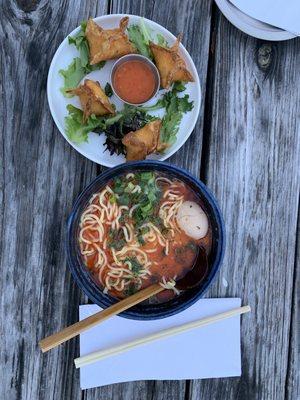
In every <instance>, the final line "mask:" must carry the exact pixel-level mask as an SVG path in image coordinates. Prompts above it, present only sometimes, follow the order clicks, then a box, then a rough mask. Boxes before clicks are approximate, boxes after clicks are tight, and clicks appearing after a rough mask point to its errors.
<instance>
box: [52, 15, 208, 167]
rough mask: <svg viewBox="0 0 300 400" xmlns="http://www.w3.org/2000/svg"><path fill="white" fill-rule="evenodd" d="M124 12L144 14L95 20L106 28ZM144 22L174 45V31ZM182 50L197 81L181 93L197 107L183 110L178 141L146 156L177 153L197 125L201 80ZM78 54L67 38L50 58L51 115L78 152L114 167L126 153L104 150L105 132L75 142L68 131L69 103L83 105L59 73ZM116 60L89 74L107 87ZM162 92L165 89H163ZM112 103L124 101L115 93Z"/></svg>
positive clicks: (132, 21) (131, 19) (160, 157)
mask: <svg viewBox="0 0 300 400" xmlns="http://www.w3.org/2000/svg"><path fill="white" fill-rule="evenodd" d="M125 15H128V16H129V25H132V24H139V23H140V19H141V17H138V16H136V15H129V14H111V15H105V16H101V17H98V18H95V19H94V21H95V22H96V23H98V24H99V25H101V26H102V27H103V28H105V29H108V28H115V27H118V26H119V22H120V19H121V18H122V17H124V16H125ZM144 20H145V24H146V25H147V27H149V29H151V31H152V33H153V38H156V35H157V34H158V33H159V34H161V35H163V36H164V37H165V39H166V40H167V41H168V43H169V44H170V45H171V44H173V43H174V41H175V39H176V38H175V36H174V35H172V33H170V32H169V31H168V30H167V29H165V28H163V27H162V26H161V25H159V24H157V23H155V22H153V21H150V20H148V19H146V18H145V19H144ZM79 29H80V28H79V27H78V28H76V29H74V31H73V32H71V33H70V35H68V36H74V35H76V34H77V33H78V31H79ZM180 52H181V55H182V57H183V58H184V60H185V62H186V65H187V68H188V69H189V70H190V71H191V73H192V75H193V77H194V79H195V82H190V83H188V84H187V85H186V90H185V91H184V92H183V93H182V95H185V94H188V95H189V96H190V100H193V101H194V108H193V109H192V111H190V112H188V113H186V114H184V116H183V118H182V121H181V124H180V128H179V131H178V133H177V140H176V142H175V143H174V144H173V145H172V146H171V147H170V148H169V149H168V150H167V151H166V152H165V153H164V154H162V155H157V154H151V155H150V156H149V157H147V159H154V160H165V159H166V158H168V157H170V156H171V155H172V154H174V153H175V152H176V151H177V150H178V149H179V148H180V147H181V146H182V145H183V144H184V142H185V141H186V140H187V139H188V137H189V136H190V134H191V133H192V131H193V129H194V126H195V124H196V121H197V118H198V114H199V110H200V104H201V89H200V83H199V77H198V73H197V70H196V67H195V65H194V62H193V60H192V58H191V57H190V55H189V53H188V52H187V50H186V49H185V48H184V46H182V45H180ZM77 56H78V51H77V49H76V47H75V46H74V45H69V44H68V38H65V40H64V41H63V42H62V43H61V45H60V46H59V48H58V49H57V51H56V53H55V55H54V57H53V60H52V62H51V66H50V69H49V74H48V82H47V95H48V102H49V107H50V111H51V114H52V117H53V119H54V122H55V124H56V126H57V128H58V129H59V131H60V132H61V134H62V135H63V136H64V137H65V139H66V140H67V141H68V142H69V143H70V144H71V146H73V147H74V149H76V150H77V151H78V152H79V153H81V154H82V155H84V156H85V157H87V158H88V159H89V160H91V161H94V162H96V163H98V164H101V165H105V166H107V167H114V166H115V165H118V164H121V163H123V162H125V161H126V160H125V157H124V156H123V155H119V156H118V155H116V154H113V155H110V153H109V151H105V146H104V142H105V139H106V136H105V135H104V134H101V135H98V134H96V133H93V132H91V133H90V134H89V138H88V142H85V143H80V144H75V143H72V142H71V141H70V140H69V139H68V137H67V135H66V133H65V121H64V119H65V117H66V116H67V115H68V112H67V109H66V107H67V105H68V104H73V105H74V106H75V107H78V108H80V103H79V100H78V98H77V97H72V98H66V97H64V96H63V94H62V93H61V92H60V88H61V87H62V86H63V78H62V76H61V75H60V74H59V70H60V69H66V68H67V67H68V65H69V64H70V63H71V62H72V60H73V58H74V57H77ZM114 62H115V61H114V60H112V61H107V62H106V64H105V66H104V67H103V68H102V69H101V70H99V71H93V72H91V73H90V74H88V75H87V76H86V77H88V78H91V79H94V80H97V81H99V82H100V84H101V86H102V87H104V86H105V84H106V83H107V82H109V77H110V71H111V68H112V66H113V64H114ZM160 93H163V92H162V91H160ZM161 96H162V95H161V94H159V95H158V96H157V97H156V98H155V99H152V100H151V101H150V102H149V105H151V104H152V103H153V104H154V103H155V102H156V101H157V99H158V98H159V97H161ZM111 101H112V103H114V104H115V105H116V108H117V110H120V109H122V108H123V103H122V102H121V101H120V100H118V99H117V97H116V96H114V95H113V96H112V97H111ZM163 112H164V111H163V110H159V111H157V112H153V113H152V114H153V115H157V116H158V117H161V116H162V115H163Z"/></svg>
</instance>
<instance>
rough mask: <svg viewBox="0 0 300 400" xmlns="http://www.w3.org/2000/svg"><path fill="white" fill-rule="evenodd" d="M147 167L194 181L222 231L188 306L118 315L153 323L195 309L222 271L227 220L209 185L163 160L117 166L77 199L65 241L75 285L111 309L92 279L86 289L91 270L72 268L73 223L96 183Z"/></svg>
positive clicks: (185, 304) (92, 183)
mask: <svg viewBox="0 0 300 400" xmlns="http://www.w3.org/2000/svg"><path fill="white" fill-rule="evenodd" d="M147 166H151V167H152V168H158V169H159V170H161V171H162V172H166V173H168V172H170V173H173V174H174V175H178V178H179V179H180V177H184V178H186V179H187V180H188V181H190V182H192V183H193V184H194V185H195V186H196V187H197V188H198V189H200V192H201V194H202V195H204V197H205V199H206V200H207V202H208V204H209V206H210V207H211V209H212V211H213V214H214V217H215V219H216V222H217V226H218V231H219V240H218V243H217V250H216V256H215V258H214V261H213V265H212V266H211V268H210V273H209V278H208V279H207V280H206V281H205V283H204V284H203V285H200V286H199V291H198V292H197V293H196V294H195V295H194V296H193V297H192V298H191V299H188V301H186V302H185V303H182V304H178V305H177V306H176V307H175V308H172V309H169V310H166V311H162V312H159V313H152V314H143V313H141V312H138V311H133V309H134V308H133V309H129V310H126V311H123V312H122V313H120V314H119V316H121V317H124V318H130V319H135V320H153V319H160V318H166V317H169V316H171V315H175V314H177V313H179V312H181V311H184V310H185V309H187V308H188V307H190V306H192V305H193V304H194V303H195V302H196V301H198V300H199V298H201V297H202V296H203V295H204V294H205V292H206V291H207V290H208V288H209V286H211V284H212V283H213V281H214V280H215V278H216V275H217V272H218V271H219V269H220V267H221V264H222V260H223V257H224V251H225V227H224V220H223V217H222V214H221V211H220V209H219V206H218V204H217V201H216V199H215V197H214V195H213V194H212V192H211V191H210V189H208V188H207V186H206V185H205V184H204V183H203V182H202V181H201V180H200V179H197V178H195V177H194V176H193V175H192V174H191V173H189V172H188V171H186V170H185V169H183V168H180V167H177V166H174V165H172V164H169V163H167V162H162V161H152V160H145V161H133V162H126V163H124V164H120V165H117V166H115V167H113V168H110V169H108V170H106V171H104V172H102V173H100V174H99V175H98V176H96V177H95V178H94V179H93V180H92V181H91V183H90V184H89V185H88V186H86V187H85V189H84V190H83V191H82V192H81V193H80V194H79V196H78V197H77V199H76V201H75V203H74V206H73V208H72V211H71V214H70V216H69V218H68V220H67V238H66V239H67V240H66V252H67V263H68V266H69V269H70V271H71V274H72V276H73V278H74V280H75V282H76V284H77V285H78V286H79V288H80V289H81V290H82V291H83V292H84V293H85V294H86V295H87V297H88V298H89V299H90V300H91V301H93V302H94V303H95V304H98V305H99V306H100V307H102V308H105V307H107V306H109V305H108V304H106V305H104V304H103V302H102V301H101V300H99V299H98V298H97V297H96V295H95V293H94V290H93V286H94V289H96V291H97V292H98V293H99V287H97V285H96V283H94V284H93V281H92V280H91V279H90V283H91V286H92V287H90V286H86V285H85V283H84V282H83V281H82V276H81V274H82V273H83V274H84V275H85V276H86V278H88V275H89V273H88V271H87V270H84V269H81V274H80V273H79V272H78V271H77V269H76V267H75V266H74V265H73V257H72V254H71V246H70V239H71V229H72V226H73V220H74V217H75V215H76V213H77V210H78V208H79V207H80V204H81V200H82V198H83V197H84V196H85V194H86V193H87V192H88V191H89V190H90V189H92V188H93V187H94V185H95V184H97V182H98V181H100V180H101V181H107V180H109V179H112V178H113V177H115V176H117V175H119V174H122V173H125V172H126V171H127V170H128V169H132V168H137V169H142V168H146V169H147ZM100 293H101V296H102V297H103V296H104V295H103V293H102V292H100ZM109 300H110V303H111V304H114V303H116V302H117V301H118V300H116V299H113V298H112V297H110V296H109Z"/></svg>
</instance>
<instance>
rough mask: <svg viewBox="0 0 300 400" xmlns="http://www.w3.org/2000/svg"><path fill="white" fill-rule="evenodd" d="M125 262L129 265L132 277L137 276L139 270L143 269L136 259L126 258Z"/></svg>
mask: <svg viewBox="0 0 300 400" xmlns="http://www.w3.org/2000/svg"><path fill="white" fill-rule="evenodd" d="M125 261H127V262H129V263H130V265H131V268H130V270H131V271H132V273H133V275H134V276H139V273H140V272H141V270H142V269H143V266H142V264H140V263H139V262H138V260H137V259H136V257H127V258H126V259H125Z"/></svg>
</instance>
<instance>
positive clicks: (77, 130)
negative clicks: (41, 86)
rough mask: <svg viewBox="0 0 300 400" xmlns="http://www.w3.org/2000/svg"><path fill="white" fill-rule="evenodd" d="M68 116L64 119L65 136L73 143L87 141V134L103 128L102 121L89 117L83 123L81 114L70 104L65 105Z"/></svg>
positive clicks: (80, 111) (92, 116)
mask: <svg viewBox="0 0 300 400" xmlns="http://www.w3.org/2000/svg"><path fill="white" fill-rule="evenodd" d="M67 110H68V112H69V115H68V116H67V117H65V127H66V134H67V136H68V138H69V139H70V140H71V141H72V142H74V143H78V144H79V143H83V142H87V141H88V134H89V133H90V132H92V131H93V130H94V129H96V128H101V127H102V126H103V120H102V119H101V118H97V117H96V116H95V115H91V116H90V117H89V118H88V120H87V121H86V122H84V121H83V112H82V110H80V109H79V108H76V107H74V106H73V105H72V104H68V105H67Z"/></svg>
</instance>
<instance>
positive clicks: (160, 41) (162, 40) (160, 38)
mask: <svg viewBox="0 0 300 400" xmlns="http://www.w3.org/2000/svg"><path fill="white" fill-rule="evenodd" d="M156 38H157V44H158V45H159V46H162V47H168V42H167V41H166V39H165V38H164V36H163V35H161V34H160V33H158V34H157V35H156Z"/></svg>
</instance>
